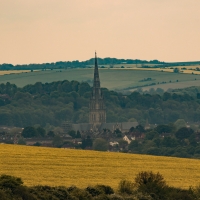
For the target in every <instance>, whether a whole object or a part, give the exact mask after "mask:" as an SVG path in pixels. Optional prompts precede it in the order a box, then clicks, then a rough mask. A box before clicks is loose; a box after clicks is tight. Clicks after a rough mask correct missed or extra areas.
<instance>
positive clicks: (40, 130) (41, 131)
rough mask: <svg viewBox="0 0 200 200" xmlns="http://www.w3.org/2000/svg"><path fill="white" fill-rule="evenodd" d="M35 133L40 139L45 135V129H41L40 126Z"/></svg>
mask: <svg viewBox="0 0 200 200" xmlns="http://www.w3.org/2000/svg"><path fill="white" fill-rule="evenodd" d="M36 131H37V133H38V135H39V136H41V137H44V136H45V135H46V131H45V129H43V128H42V127H41V126H39V127H38V128H37V129H36Z"/></svg>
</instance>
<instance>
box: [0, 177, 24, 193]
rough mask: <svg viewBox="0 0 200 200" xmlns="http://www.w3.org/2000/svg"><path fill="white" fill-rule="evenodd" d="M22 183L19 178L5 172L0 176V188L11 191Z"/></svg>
mask: <svg viewBox="0 0 200 200" xmlns="http://www.w3.org/2000/svg"><path fill="white" fill-rule="evenodd" d="M22 184H23V182H22V180H21V178H18V177H14V176H9V175H5V174H4V175H1V176H0V189H11V190H12V191H13V190H14V189H16V188H17V187H19V186H21V185H22Z"/></svg>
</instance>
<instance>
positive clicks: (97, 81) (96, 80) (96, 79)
mask: <svg viewBox="0 0 200 200" xmlns="http://www.w3.org/2000/svg"><path fill="white" fill-rule="evenodd" d="M93 87H94V88H100V79H99V69H98V62H97V53H96V51H95V65H94V82H93Z"/></svg>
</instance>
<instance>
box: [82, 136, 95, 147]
mask: <svg viewBox="0 0 200 200" xmlns="http://www.w3.org/2000/svg"><path fill="white" fill-rule="evenodd" d="M92 145H93V141H92V139H91V137H90V136H89V135H88V136H87V137H86V138H83V139H82V145H81V147H82V149H85V148H88V147H89V148H91V147H92Z"/></svg>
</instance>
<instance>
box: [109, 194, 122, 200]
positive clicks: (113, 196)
mask: <svg viewBox="0 0 200 200" xmlns="http://www.w3.org/2000/svg"><path fill="white" fill-rule="evenodd" d="M109 199H110V200H124V198H123V197H122V196H120V195H117V194H111V195H110V197H109Z"/></svg>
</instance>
